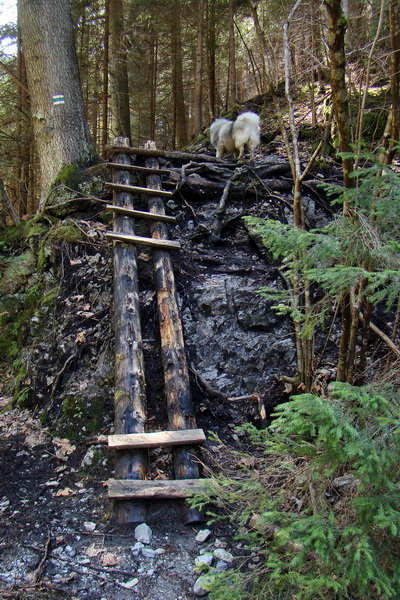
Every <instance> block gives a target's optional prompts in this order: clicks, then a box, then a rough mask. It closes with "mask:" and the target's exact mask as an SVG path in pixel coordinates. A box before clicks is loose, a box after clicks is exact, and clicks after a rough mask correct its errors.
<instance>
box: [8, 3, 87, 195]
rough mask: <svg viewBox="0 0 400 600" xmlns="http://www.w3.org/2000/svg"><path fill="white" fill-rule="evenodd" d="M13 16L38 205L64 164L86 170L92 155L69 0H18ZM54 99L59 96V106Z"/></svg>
mask: <svg viewBox="0 0 400 600" xmlns="http://www.w3.org/2000/svg"><path fill="white" fill-rule="evenodd" d="M18 11H19V12H18V17H19V23H20V27H21V36H22V47H23V51H24V56H25V64H26V73H27V80H28V86H29V93H30V99H31V110H32V122H33V131H34V137H35V142H36V147H37V151H38V155H39V161H40V175H41V204H43V203H44V201H45V200H46V198H47V196H48V194H49V192H50V189H51V185H52V183H53V181H54V179H55V178H56V177H57V175H58V174H59V172H60V170H61V169H62V168H63V167H64V166H66V165H70V164H76V165H87V164H90V163H91V162H92V161H93V159H94V157H95V149H94V146H93V143H92V140H91V137H90V133H89V127H88V123H87V118H86V113H85V108H84V103H83V96H82V88H81V83H80V78H79V70H78V62H77V57H76V49H75V43H74V37H73V27H72V20H71V13H70V2H69V0H36V1H35V2H32V0H19V1H18ZM55 96H62V98H60V102H61V103H57V100H56V99H55Z"/></svg>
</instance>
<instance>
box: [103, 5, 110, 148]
mask: <svg viewBox="0 0 400 600" xmlns="http://www.w3.org/2000/svg"><path fill="white" fill-rule="evenodd" d="M110 1H111V0H105V6H104V54H103V88H102V99H101V106H102V109H101V113H102V123H101V147H102V154H103V156H104V147H105V146H106V145H107V142H108V64H109V54H110V53H109V48H110V46H109V41H110ZM104 158H105V156H104Z"/></svg>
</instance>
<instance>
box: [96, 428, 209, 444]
mask: <svg viewBox="0 0 400 600" xmlns="http://www.w3.org/2000/svg"><path fill="white" fill-rule="evenodd" d="M205 441H206V436H205V435H204V431H203V430H202V429H181V430H179V431H153V432H149V433H127V434H117V435H109V436H108V447H109V448H110V449H125V448H160V447H164V446H184V445H190V444H203V443H204V442H205Z"/></svg>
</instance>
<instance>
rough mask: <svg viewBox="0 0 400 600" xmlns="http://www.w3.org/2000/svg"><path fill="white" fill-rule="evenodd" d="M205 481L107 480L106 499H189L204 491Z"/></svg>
mask: <svg viewBox="0 0 400 600" xmlns="http://www.w3.org/2000/svg"><path fill="white" fill-rule="evenodd" d="M206 481H207V480H205V479H173V480H167V479H156V480H154V481H150V480H142V481H138V480H133V479H131V480H127V481H125V480H121V479H109V480H108V482H107V484H108V497H109V498H114V499H117V498H120V499H128V498H129V499H131V498H143V499H178V498H190V497H191V496H193V495H194V494H195V493H197V492H200V491H202V490H204V489H205V487H206V484H205V482H206Z"/></svg>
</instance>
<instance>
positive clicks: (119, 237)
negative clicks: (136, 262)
mask: <svg viewBox="0 0 400 600" xmlns="http://www.w3.org/2000/svg"><path fill="white" fill-rule="evenodd" d="M105 235H106V238H108V239H109V240H115V241H117V242H125V243H128V244H142V245H143V246H153V247H155V248H165V249H166V250H179V248H180V247H181V245H180V243H179V242H174V241H173V240H156V239H153V238H147V237H142V236H140V235H129V234H125V233H114V232H113V231H107V232H106V234H105Z"/></svg>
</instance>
